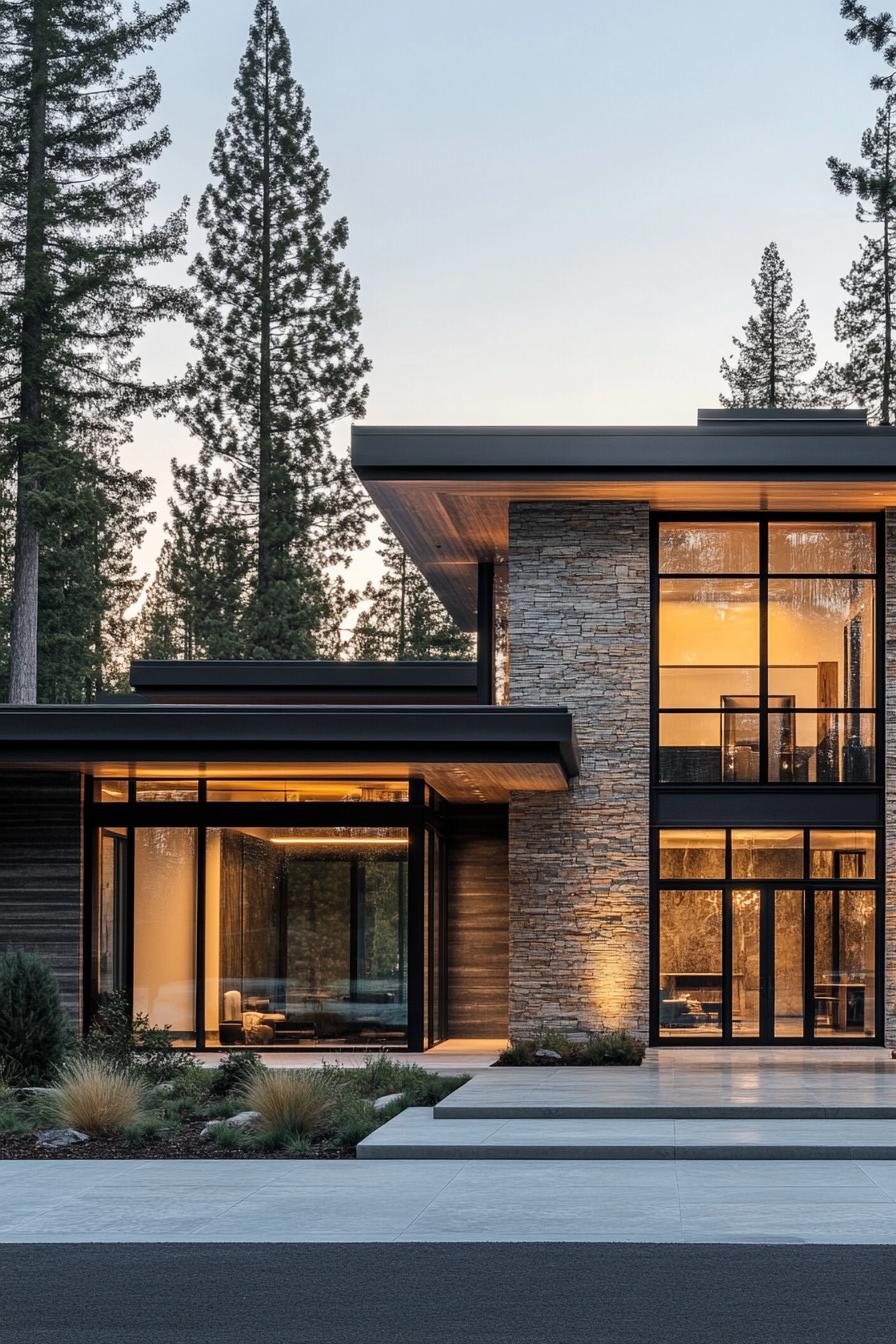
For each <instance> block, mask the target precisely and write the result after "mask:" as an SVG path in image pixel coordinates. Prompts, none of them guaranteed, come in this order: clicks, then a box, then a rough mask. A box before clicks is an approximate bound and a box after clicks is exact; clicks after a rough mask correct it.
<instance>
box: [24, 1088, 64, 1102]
mask: <svg viewBox="0 0 896 1344" xmlns="http://www.w3.org/2000/svg"><path fill="white" fill-rule="evenodd" d="M55 1091H56V1089H55V1087H17V1088H16V1090H15V1098H16V1101H32V1100H34V1101H36V1100H37V1098H38V1097H48V1096H49V1095H50V1093H51V1092H55Z"/></svg>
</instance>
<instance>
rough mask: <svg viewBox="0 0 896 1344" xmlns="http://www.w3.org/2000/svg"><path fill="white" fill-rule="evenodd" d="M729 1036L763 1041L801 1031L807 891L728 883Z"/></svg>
mask: <svg viewBox="0 0 896 1344" xmlns="http://www.w3.org/2000/svg"><path fill="white" fill-rule="evenodd" d="M727 896H728V900H729V901H730V906H731V920H730V927H731V957H730V968H731V969H730V972H729V977H728V983H729V992H728V998H729V1002H730V1005H731V1039H732V1040H752V1041H755V1042H759V1043H761V1044H770V1043H772V1042H774V1041H780V1040H793V1039H795V1038H796V1039H802V1038H803V1036H804V1035H805V1027H804V1022H805V992H804V984H805V980H804V963H805V902H806V896H805V892H804V891H803V890H802V889H801V888H793V887H773V886H770V885H768V884H767V883H763V884H762V885H760V886H750V887H741V886H737V887H730V888H729V890H728V893H727Z"/></svg>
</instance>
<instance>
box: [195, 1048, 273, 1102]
mask: <svg viewBox="0 0 896 1344" xmlns="http://www.w3.org/2000/svg"><path fill="white" fill-rule="evenodd" d="M263 1067H264V1066H263V1065H262V1062H261V1056H260V1055H259V1054H258V1052H257V1051H256V1050H232V1051H231V1052H230V1053H229V1054H227V1055H225V1056H224V1058H223V1059H222V1060H221V1063H220V1064H219V1065H218V1067H217V1068H215V1069H210V1070H203V1072H205V1074H206V1091H207V1092H208V1094H209V1096H210V1097H230V1096H232V1095H233V1094H234V1093H236V1092H242V1091H243V1090H244V1089H245V1087H246V1085H247V1084H248V1083H249V1082H251V1080H252V1078H253V1077H254V1075H255V1074H256V1073H257V1072H258V1070H259V1069H261V1068H263Z"/></svg>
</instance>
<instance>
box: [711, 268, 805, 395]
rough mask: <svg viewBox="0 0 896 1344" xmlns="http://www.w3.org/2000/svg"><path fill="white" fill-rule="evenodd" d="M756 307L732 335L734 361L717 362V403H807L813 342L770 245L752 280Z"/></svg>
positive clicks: (801, 305)
mask: <svg viewBox="0 0 896 1344" xmlns="http://www.w3.org/2000/svg"><path fill="white" fill-rule="evenodd" d="M752 285H753V296H754V298H755V300H756V307H757V309H758V311H757V312H756V313H755V314H754V315H753V316H752V317H750V318H749V319H748V321H747V322H746V324H745V325H744V328H743V333H744V334H743V339H741V338H740V337H739V336H735V337H733V338H732V340H733V344H734V347H735V350H736V351H737V359H736V362H732V361H729V360H727V359H723V360H722V364H721V369H720V372H721V374H722V377H723V378H724V380H725V382H726V383H727V384H728V392H727V393H725V392H723V393H722V395H721V397H720V398H719V400H720V401H721V404H722V405H723V406H730V407H743V406H755V407H762V406H781V407H794V406H808V405H812V404H813V401H814V395H813V391H812V387H811V384H810V383H807V382H806V374H807V373H808V372H809V370H810V369H811V368H812V367H813V365H814V363H815V343H814V341H813V340H812V334H811V332H810V331H809V313H808V310H807V308H806V305H805V303H804V301H803V300H800V302H799V303H798V304H797V305H796V307H793V306H792V305H793V278H792V276H791V274H790V271H789V270H788V269H787V267H786V266H785V265H784V262H783V260H782V258H781V254H780V252H779V251H778V247H777V244H776V243H769V245H768V246H767V247H766V248H765V250H764V252H763V253H762V261H761V263H760V266H759V274H758V276H757V277H756V279H755V280H753V281H752Z"/></svg>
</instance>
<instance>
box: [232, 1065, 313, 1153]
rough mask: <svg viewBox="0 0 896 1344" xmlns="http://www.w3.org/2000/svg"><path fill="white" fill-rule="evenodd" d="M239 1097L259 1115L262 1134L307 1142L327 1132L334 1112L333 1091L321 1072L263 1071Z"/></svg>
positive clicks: (295, 1070)
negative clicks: (299, 1137)
mask: <svg viewBox="0 0 896 1344" xmlns="http://www.w3.org/2000/svg"><path fill="white" fill-rule="evenodd" d="M241 1096H242V1100H243V1101H244V1102H245V1104H246V1106H247V1108H248V1109H249V1110H252V1111H258V1113H259V1114H260V1115H261V1117H262V1122H263V1128H264V1129H265V1130H274V1131H278V1132H281V1133H283V1134H284V1135H295V1134H302V1135H305V1136H306V1137H307V1138H309V1139H315V1138H319V1137H321V1136H322V1135H323V1134H325V1133H326V1132H327V1129H328V1127H329V1124H330V1121H331V1120H332V1118H333V1115H334V1112H335V1109H336V1088H335V1087H334V1084H333V1081H332V1079H330V1078H328V1077H327V1075H326V1074H324V1073H323V1072H322V1071H320V1070H317V1071H314V1070H305V1071H303V1070H300V1069H262V1070H261V1071H260V1072H258V1073H256V1074H255V1075H254V1076H253V1077H252V1078H251V1079H250V1081H249V1082H248V1083H247V1085H246V1087H245V1088H244V1089H243V1092H242V1094H241Z"/></svg>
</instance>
